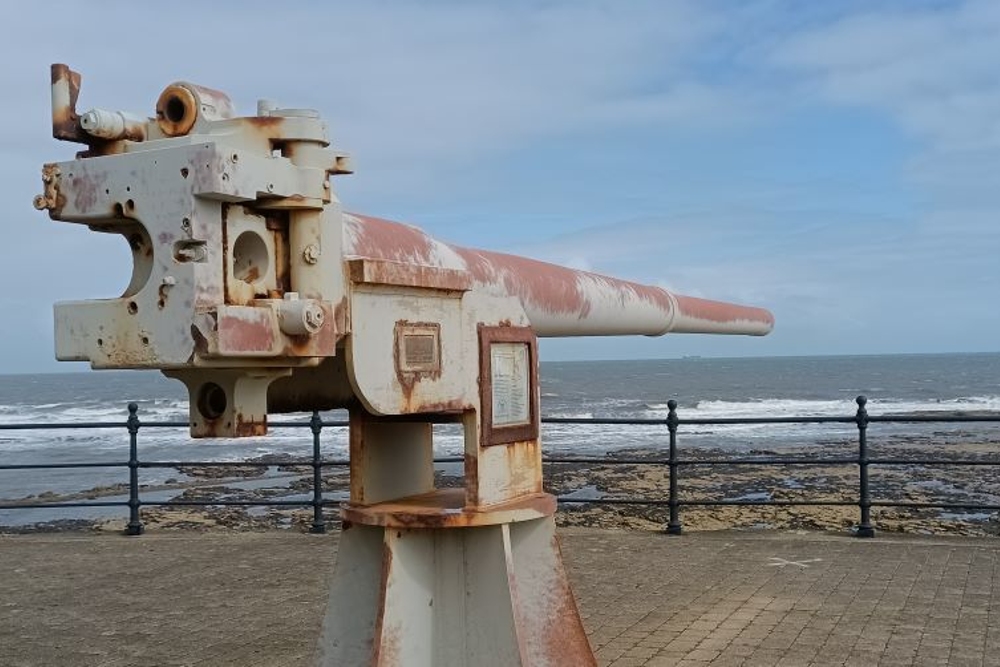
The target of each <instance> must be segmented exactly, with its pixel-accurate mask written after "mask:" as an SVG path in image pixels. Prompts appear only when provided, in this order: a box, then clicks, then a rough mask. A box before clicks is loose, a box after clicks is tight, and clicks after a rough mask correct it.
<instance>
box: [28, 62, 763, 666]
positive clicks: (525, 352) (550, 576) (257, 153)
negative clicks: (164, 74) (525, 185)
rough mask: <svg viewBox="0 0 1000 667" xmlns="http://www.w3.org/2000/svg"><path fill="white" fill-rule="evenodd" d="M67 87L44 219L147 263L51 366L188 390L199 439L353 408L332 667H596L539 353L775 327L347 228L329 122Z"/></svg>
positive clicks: (366, 219)
mask: <svg viewBox="0 0 1000 667" xmlns="http://www.w3.org/2000/svg"><path fill="white" fill-rule="evenodd" d="M51 83H52V127H53V136H54V137H55V138H57V139H60V140H65V141H70V142H76V143H79V144H83V146H84V147H85V148H84V149H83V150H82V151H80V152H79V153H78V154H77V155H76V157H75V159H73V160H69V161H64V162H57V163H50V164H46V165H45V166H44V167H43V170H42V181H43V192H42V194H40V195H38V196H37V197H36V198H35V202H34V203H35V207H36V208H38V209H40V210H45V211H47V212H48V214H49V216H50V217H51V218H52V219H53V220H61V221H66V222H75V223H81V224H85V225H87V226H88V227H89V228H90V229H92V230H94V231H99V232H108V233H114V234H120V235H122V236H123V237H124V238H125V239H126V241H127V242H128V245H129V247H130V249H131V253H132V275H131V279H130V281H129V284H128V286H127V287H126V289H125V291H124V293H123V294H122V295H121V296H119V297H117V298H111V299H103V300H90V301H77V302H67V303H59V304H57V305H56V306H55V346H56V356H57V358H58V359H61V360H79V361H89V362H90V364H91V366H92V367H93V368H95V369H104V368H129V369H135V368H145V369H159V370H162V371H163V372H164V373H165V374H166V375H168V376H170V377H174V378H177V379H179V380H180V381H182V382H183V383H184V384H185V385H186V386H187V388H188V392H189V396H190V401H189V405H190V428H191V435H192V436H194V437H220V436H222V437H241V436H251V435H262V434H264V433H266V430H267V415H268V413H269V412H270V413H280V412H288V411H311V410H326V409H331V408H347V409H348V410H349V414H350V432H349V440H350V459H351V463H350V474H351V481H350V500H349V502H347V503H346V504H345V505H344V506H343V507H342V509H341V515H342V518H343V519H344V526H345V530H344V531H343V533H342V536H341V543H340V553H339V555H338V566H337V571H336V573H335V576H334V578H333V584H332V589H331V606H330V610H329V611H328V613H327V616H326V622H325V624H324V632H323V637H322V639H321V642H320V646H321V653H322V656H323V657H322V658H321V661H322V662H323V664H329V665H348V666H350V665H379V666H382V665H386V666H387V665H411V666H418V665H419V666H422V665H437V666H450V665H456V666H457V665H465V664H476V665H497V666H500V665H504V666H507V665H525V666H528V665H530V666H536V665H537V666H543V667H544V666H549V665H573V666H577V665H593V664H594V658H593V655H592V653H591V651H590V648H589V645H588V643H587V639H586V635H585V634H584V632H583V627H582V624H581V623H580V619H579V616H578V614H577V611H576V606H575V602H574V600H573V596H572V593H571V592H570V589H569V585H568V583H567V580H566V577H565V573H564V571H563V568H562V563H561V559H560V556H559V550H558V544H557V541H556V540H555V533H554V523H553V521H552V515H553V512H554V511H555V501H554V498H553V497H552V496H551V495H548V494H546V493H544V491H543V488H542V466H541V442H540V438H539V417H540V415H539V382H538V367H539V363H538V350H537V338H538V337H540V336H542V337H544V336H594V335H602V336H604V335H647V336H658V335H661V334H665V333H706V334H747V335H764V334H767V333H768V332H769V331H770V330H771V328H772V326H773V317H772V316H771V314H770V313H769V312H767V311H766V310H763V309H761V308H755V307H750V306H742V305H736V304H729V303H723V302H718V301H710V300H705V299H700V298H693V297H689V296H684V295H680V294H674V293H672V292H670V291H667V290H665V289H661V288H659V287H654V286H648V285H641V284H638V283H634V282H630V281H626V280H620V279H616V278H612V277H608V276H604V275H599V274H596V273H591V272H587V271H578V270H573V269H569V268H564V267H560V266H556V265H553V264H549V263H545V262H541V261H537V260H533V259H529V258H524V257H517V256H513V255H508V254H503V253H496V252H488V251H483V250H475V249H468V248H462V247H458V246H455V245H451V244H448V243H445V242H442V241H439V240H436V239H434V238H432V237H430V236H428V235H427V234H425V233H424V232H423V231H421V230H420V229H418V228H416V227H413V226H410V225H405V224H400V223H397V222H391V221H388V220H383V219H379V218H374V217H370V216H365V215H358V214H352V213H348V212H346V211H344V210H343V209H342V207H341V203H340V201H339V200H338V198H337V196H336V194H335V192H334V189H333V187H332V186H331V177H332V176H335V175H340V174H349V173H351V172H352V168H351V163H350V159H349V157H348V155H346V154H345V153H343V152H342V151H339V150H337V149H335V148H333V147H331V146H330V140H329V138H328V135H327V129H326V126H325V124H324V122H323V120H322V119H321V118H320V116H319V114H318V113H317V112H316V111H313V110H310V109H299V108H282V107H279V106H277V105H275V104H274V103H272V102H269V101H266V100H262V101H260V102H258V105H257V111H256V114H255V115H251V116H239V115H237V114H236V112H235V109H234V106H233V104H232V102H231V101H230V99H229V97H228V96H227V95H225V94H224V93H222V92H220V91H217V90H213V89H210V88H206V87H204V86H200V85H195V84H192V83H187V82H178V83H173V84H171V85H169V86H167V87H166V88H165V89H164V90H163V92H162V94H161V95H160V96H159V98H158V99H157V101H156V104H155V113H154V115H153V116H152V117H148V118H147V117H143V116H138V115H134V114H131V113H128V112H123V111H116V110H107V109H101V108H94V109H91V110H89V111H87V112H85V113H79V112H78V111H77V100H78V95H79V92H80V75H79V74H77V73H76V72H74V71H72V70H71V69H70V68H69V67H68V66H66V65H61V64H56V65H53V66H52V82H51ZM440 422H452V423H458V424H460V425H461V427H462V429H463V432H464V443H465V455H464V461H465V463H464V480H463V486H462V487H461V488H458V489H437V488H435V483H434V473H433V459H432V437H433V429H432V425H433V424H434V423H440ZM342 600H347V601H349V604H350V605H351V608H350V609H346V608H343V607H341V606H340V605H341V601H342Z"/></svg>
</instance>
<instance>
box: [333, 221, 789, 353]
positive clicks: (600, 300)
mask: <svg viewBox="0 0 1000 667" xmlns="http://www.w3.org/2000/svg"><path fill="white" fill-rule="evenodd" d="M345 217H346V218H347V220H348V223H349V233H348V239H347V241H348V248H349V251H348V252H349V253H352V254H356V255H359V256H364V257H371V258H376V259H383V260H388V261H395V262H405V263H411V264H419V265H424V266H435V267H440V268H448V269H456V270H464V271H468V272H469V274H470V275H471V278H472V280H473V282H474V284H475V286H476V289H477V290H482V291H484V292H487V293H490V294H493V295H495V296H513V297H517V298H519V299H520V300H521V304H522V306H523V307H524V310H525V312H526V314H527V315H528V319H529V320H530V321H531V324H532V327H533V328H534V329H535V332H536V333H537V334H538V335H539V336H544V337H549V336H553V337H554V336H560V337H562V336H617V335H630V334H631V335H645V336H660V335H663V334H665V333H671V332H672V333H711V334H744V335H751V336H763V335H766V334H767V333H769V332H770V331H771V329H772V328H773V327H774V317H773V315H771V313H770V312H768V311H767V310H765V309H763V308H756V307H752V306H742V305H738V304H732V303H725V302H721V301H711V300H708V299H700V298H696V297H690V296H684V295H680V294H673V293H671V292H669V291H667V290H665V289H663V288H660V287H654V286H650V285H642V284H639V283H634V282H630V281H627V280H619V279H617V278H611V277H609V276H603V275H600V274H597V273H591V272H588V271H580V270H576V269H570V268H567V267H563V266H558V265H555V264H549V263H547V262H542V261H539V260H535V259H529V258H526V257H519V256H516V255H508V254H504V253H497V252H488V251H484V250H473V249H469V248H462V247H459V246H452V245H449V244H446V243H442V242H440V241H437V240H435V239H433V238H431V237H429V236H427V235H426V234H424V233H423V232H422V231H421V230H419V229H417V228H415V227H410V226H408V225H402V224H399V223H394V222H390V221H388V220H381V219H378V218H371V217H367V216H358V215H353V216H345Z"/></svg>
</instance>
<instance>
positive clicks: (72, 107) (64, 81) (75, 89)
mask: <svg viewBox="0 0 1000 667" xmlns="http://www.w3.org/2000/svg"><path fill="white" fill-rule="evenodd" d="M79 97H80V75H79V74H78V73H77V72H74V71H73V70H71V69H70V68H69V66H68V65H64V64H62V63H56V64H54V65H52V136H53V137H55V138H56V139H59V140H61V141H77V142H84V143H85V142H86V135H85V134H84V133H83V132H82V131H81V130H80V125H79V121H80V117H79V116H78V115H77V113H76V102H77V99H78V98H79Z"/></svg>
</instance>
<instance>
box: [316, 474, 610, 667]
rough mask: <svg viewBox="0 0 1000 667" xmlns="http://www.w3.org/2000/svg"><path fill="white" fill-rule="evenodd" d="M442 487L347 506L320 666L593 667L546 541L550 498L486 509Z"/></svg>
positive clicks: (551, 530)
mask: <svg viewBox="0 0 1000 667" xmlns="http://www.w3.org/2000/svg"><path fill="white" fill-rule="evenodd" d="M463 496H464V494H463V493H462V491H461V490H460V489H458V490H443V491H437V492H434V493H432V494H428V495H424V496H415V497H411V498H408V499H404V500H400V501H398V502H387V503H380V504H378V505H374V506H369V507H357V506H348V507H346V508H345V509H344V510H343V517H344V520H345V523H344V531H343V534H342V536H341V546H340V552H339V554H338V556H337V570H336V573H335V575H334V580H333V585H332V587H331V591H330V609H329V612H328V613H327V618H326V622H325V624H324V630H323V639H322V641H321V655H322V656H323V657H322V664H323V665H330V666H332V665H373V666H374V665H377V666H379V667H384V666H388V665H400V664H405V665H414V666H418V665H419V666H424V665H426V666H428V667H431V666H437V665H456V666H458V665H483V666H485V667H491V666H495V667H509V666H511V665H523V666H525V667H527V666H535V665H543V666H544V665H552V666H555V665H567V666H569V665H574V666H576V665H580V666H583V667H585V666H586V665H594V664H596V663H595V662H594V657H593V654H592V653H591V650H590V645H589V644H588V642H587V636H586V634H585V633H584V629H583V625H582V623H581V621H580V617H579V615H578V614H577V610H576V604H575V602H574V599H573V594H572V592H571V590H570V587H569V582H568V580H567V578H566V574H565V572H564V570H563V567H562V560H561V557H560V553H559V545H558V542H557V540H556V537H555V523H554V521H553V518H552V514H553V512H554V511H555V499H554V498H553V497H552V496H548V495H544V494H541V495H539V496H536V497H532V498H529V499H525V500H519V501H513V502H511V503H508V504H505V505H503V506H499V507H495V508H493V509H488V510H479V511H472V510H470V509H469V508H466V507H464V497H463Z"/></svg>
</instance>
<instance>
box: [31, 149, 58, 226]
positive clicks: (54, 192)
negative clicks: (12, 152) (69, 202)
mask: <svg viewBox="0 0 1000 667" xmlns="http://www.w3.org/2000/svg"><path fill="white" fill-rule="evenodd" d="M61 173H62V172H61V171H60V169H59V165H58V164H57V163H55V162H49V163H47V164H45V165H43V166H42V186H43V190H44V192H43V193H42V194H40V195H38V196H37V197H35V202H34V203H35V208H36V209H38V210H46V209H48V211H49V217H50V218H53V219H59V217H60V216H61V215H62V210H63V207H65V206H66V195H65V194H64V193H63V192H62V190H61V189H60V187H59V182H60V181H59V177H60V175H61Z"/></svg>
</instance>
